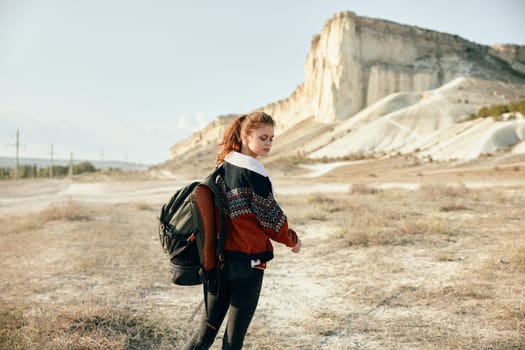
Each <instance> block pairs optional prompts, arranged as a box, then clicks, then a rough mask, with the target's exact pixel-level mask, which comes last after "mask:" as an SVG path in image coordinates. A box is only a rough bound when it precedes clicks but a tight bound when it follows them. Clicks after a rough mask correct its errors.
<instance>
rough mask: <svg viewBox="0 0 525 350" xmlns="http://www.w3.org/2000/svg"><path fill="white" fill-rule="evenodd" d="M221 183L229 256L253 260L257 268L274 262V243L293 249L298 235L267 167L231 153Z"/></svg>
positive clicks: (221, 176)
mask: <svg viewBox="0 0 525 350" xmlns="http://www.w3.org/2000/svg"><path fill="white" fill-rule="evenodd" d="M223 169H224V172H222V173H221V174H220V175H219V176H218V178H217V183H218V184H219V187H220V188H221V190H222V193H223V195H224V197H223V201H224V203H223V205H224V206H225V211H226V240H225V255H226V257H227V258H228V257H229V258H233V259H236V260H239V259H240V260H252V265H255V264H256V263H257V262H260V263H261V264H260V265H259V266H257V267H262V268H264V267H265V262H266V261H268V260H271V259H272V258H273V246H272V243H271V242H270V239H272V240H274V241H276V242H280V243H283V244H285V245H287V246H288V247H293V246H294V245H295V244H296V243H297V240H298V239H297V235H296V233H295V232H294V231H293V230H291V229H289V228H288V220H287V218H286V215H285V214H284V213H283V211H282V210H281V208H280V207H279V205H278V204H277V202H276V201H275V199H274V197H273V192H272V184H271V182H270V178H269V177H268V174H267V172H266V170H265V169H264V167H263V165H262V164H261V163H260V162H259V161H258V160H256V159H255V158H252V157H250V156H247V155H244V154H242V153H238V152H235V151H232V152H230V153H229V154H228V155H227V156H226V157H225V161H224V164H223Z"/></svg>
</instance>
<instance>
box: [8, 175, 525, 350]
mask: <svg viewBox="0 0 525 350" xmlns="http://www.w3.org/2000/svg"><path fill="white" fill-rule="evenodd" d="M523 193H524V191H523V188H512V189H508V190H501V189H497V188H494V189H492V188H485V189H480V190H476V189H472V188H467V187H465V186H463V185H455V186H450V185H432V186H423V187H422V188H421V189H420V190H417V191H405V190H395V189H392V190H380V191H378V190H373V187H372V186H369V185H362V186H353V190H352V192H350V193H336V194H304V195H294V196H291V195H290V196H281V197H280V198H278V199H279V202H280V204H281V206H282V207H283V209H285V211H286V213H287V214H288V216H289V219H290V222H291V223H292V227H293V228H295V229H296V230H297V231H298V232H299V233H300V234H301V237H302V239H303V241H304V248H303V252H302V253H301V254H300V255H293V254H290V253H289V251H288V250H287V249H285V248H283V247H280V246H279V245H277V244H276V245H275V246H276V259H275V260H274V261H272V262H271V263H270V266H269V268H268V270H267V275H266V277H265V286H264V288H263V294H262V296H261V302H260V305H259V308H258V310H257V313H256V315H255V318H254V321H253V323H252V325H251V327H250V330H249V333H248V335H247V339H246V343H245V345H246V346H245V348H246V349H258V350H259V349H272V350H273V349H522V348H524V347H525V335H524V334H525V332H524V330H525V303H524V302H523V300H525V290H524V289H523V287H522V286H523V285H525V247H524V246H523V234H524V232H523V227H525V225H524V223H525V222H524V218H523V215H522V214H523V212H522V211H523V210H522V208H524V207H525V196H524V195H523ZM168 197H169V194H167V195H166V199H167V198H168ZM159 206H160V203H151V202H146V201H144V200H137V201H135V202H131V203H128V204H104V203H92V204H87V203H84V202H78V201H65V202H62V203H54V204H50V205H49V206H48V207H46V208H45V209H43V210H41V211H38V212H32V213H31V212H29V213H25V214H24V213H22V212H19V213H18V214H17V215H4V216H2V217H0V225H1V227H2V235H1V236H0V245H1V247H2V249H1V251H0V261H2V265H1V266H2V275H1V276H0V295H1V297H0V344H1V345H0V349H6V350H7V349H178V348H181V346H182V345H183V344H184V342H185V340H186V339H187V337H188V335H189V332H190V330H191V328H192V327H193V326H194V325H195V320H194V321H193V323H188V319H190V318H191V315H192V313H193V311H194V309H195V307H196V306H197V304H198V302H199V301H200V298H201V290H200V288H199V287H174V286H173V285H171V284H170V281H169V278H170V276H169V268H168V266H167V259H166V258H165V257H164V256H163V253H162V250H161V248H160V244H159V242H158V239H157V223H156V216H157V215H158V213H157V209H158V208H159ZM219 348H220V340H217V341H216V344H214V346H213V347H212V349H219Z"/></svg>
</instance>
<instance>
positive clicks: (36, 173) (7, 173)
mask: <svg viewBox="0 0 525 350" xmlns="http://www.w3.org/2000/svg"><path fill="white" fill-rule="evenodd" d="M52 170H53V171H52V174H53V177H65V176H67V175H69V167H68V166H60V165H53V168H52ZM96 171H97V169H96V168H95V166H94V165H93V164H91V163H90V162H82V163H78V164H74V165H73V175H78V174H82V173H93V172H96ZM14 173H15V169H14V168H6V167H4V168H0V180H7V179H11V178H14ZM50 174H51V167H50V166H47V167H44V168H39V167H38V166H37V165H36V164H33V165H28V164H24V165H20V166H19V167H18V177H19V178H20V179H30V178H37V177H39V178H42V177H49V176H50Z"/></svg>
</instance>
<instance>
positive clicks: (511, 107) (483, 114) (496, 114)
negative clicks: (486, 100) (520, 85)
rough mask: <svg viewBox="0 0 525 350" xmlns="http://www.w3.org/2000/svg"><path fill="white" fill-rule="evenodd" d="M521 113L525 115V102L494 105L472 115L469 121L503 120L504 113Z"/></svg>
mask: <svg viewBox="0 0 525 350" xmlns="http://www.w3.org/2000/svg"><path fill="white" fill-rule="evenodd" d="M517 112H519V113H521V114H522V115H525V100H522V101H518V102H511V103H509V104H504V105H492V106H485V107H482V108H481V109H480V110H479V111H478V112H477V113H475V114H472V115H471V116H470V118H469V120H473V119H478V118H487V117H493V118H494V119H495V120H501V119H502V118H501V116H502V115H503V114H504V113H517Z"/></svg>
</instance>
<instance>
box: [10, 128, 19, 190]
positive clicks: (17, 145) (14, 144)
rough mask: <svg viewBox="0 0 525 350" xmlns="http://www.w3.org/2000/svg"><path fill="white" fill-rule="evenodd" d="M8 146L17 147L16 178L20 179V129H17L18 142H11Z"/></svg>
mask: <svg viewBox="0 0 525 350" xmlns="http://www.w3.org/2000/svg"><path fill="white" fill-rule="evenodd" d="M8 146H15V147H16V165H15V180H18V174H19V170H20V164H19V150H20V132H19V131H18V129H16V142H15V143H13V144H9V145H8Z"/></svg>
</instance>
